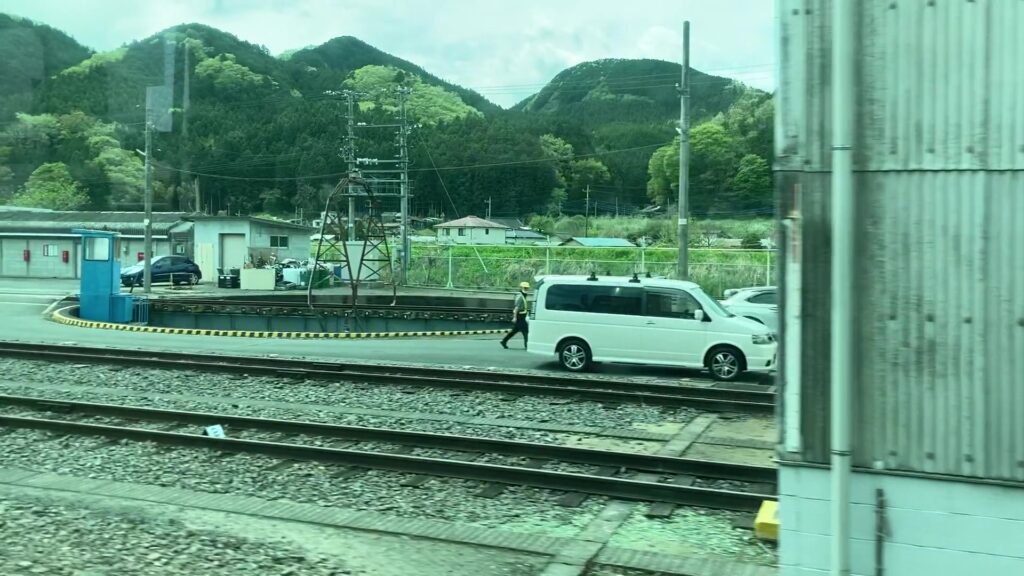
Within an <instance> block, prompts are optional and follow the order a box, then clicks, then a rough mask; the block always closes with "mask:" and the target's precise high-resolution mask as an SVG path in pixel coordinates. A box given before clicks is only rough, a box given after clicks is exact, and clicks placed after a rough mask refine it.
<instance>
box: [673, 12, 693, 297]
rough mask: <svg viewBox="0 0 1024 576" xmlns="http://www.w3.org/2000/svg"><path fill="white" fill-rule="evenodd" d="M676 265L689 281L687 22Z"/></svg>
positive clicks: (686, 25)
mask: <svg viewBox="0 0 1024 576" xmlns="http://www.w3.org/2000/svg"><path fill="white" fill-rule="evenodd" d="M678 88H679V96H680V99H679V202H678V203H679V230H678V236H679V264H678V266H679V267H678V269H677V271H676V276H678V277H679V279H680V280H689V279H690V255H689V254H688V253H687V250H689V247H690V230H689V226H688V222H687V215H688V213H689V206H688V204H689V185H690V174H689V172H690V21H689V20H687V21H685V22H683V77H682V78H681V84H680V85H679V87H678Z"/></svg>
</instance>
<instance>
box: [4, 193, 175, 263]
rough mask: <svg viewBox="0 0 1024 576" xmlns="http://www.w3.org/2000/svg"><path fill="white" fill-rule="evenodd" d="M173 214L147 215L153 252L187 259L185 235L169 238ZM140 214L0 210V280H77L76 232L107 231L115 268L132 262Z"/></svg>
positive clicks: (139, 244)
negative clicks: (116, 237) (116, 238)
mask: <svg viewBox="0 0 1024 576" xmlns="http://www.w3.org/2000/svg"><path fill="white" fill-rule="evenodd" d="M182 216H183V214H179V213H176V212H154V213H153V253H154V254H156V255H161V254H170V253H172V251H173V252H174V253H177V254H190V253H191V247H190V245H189V243H190V240H189V237H190V232H188V233H186V234H185V235H183V236H180V237H178V236H175V235H174V234H172V233H171V228H172V226H174V225H175V224H176V223H178V222H180V221H181V217H182ZM142 218H143V213H142V212H54V211H48V210H22V209H13V210H12V209H5V210H0V276H15V277H27V278H78V274H79V273H78V262H79V252H78V251H79V246H80V245H81V237H80V236H79V235H78V234H75V233H73V232H72V230H74V229H76V228H91V229H95V230H110V231H112V232H119V233H120V234H121V244H120V253H119V254H118V256H119V258H120V262H121V266H122V267H124V266H130V265H132V264H135V263H136V262H138V260H139V258H138V255H139V254H140V253H142V252H143V245H144V241H143V240H144V238H143V236H144V234H145V231H144V230H143V225H142Z"/></svg>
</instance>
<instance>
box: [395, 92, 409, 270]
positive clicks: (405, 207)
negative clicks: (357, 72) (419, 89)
mask: <svg viewBox="0 0 1024 576" xmlns="http://www.w3.org/2000/svg"><path fill="white" fill-rule="evenodd" d="M409 91H410V90H409V88H406V87H405V86H402V87H400V88H399V89H398V101H399V105H400V106H401V113H402V125H401V126H400V127H399V129H398V130H399V131H398V145H399V148H400V151H399V165H400V166H401V170H402V173H401V186H402V189H401V194H402V203H401V233H402V284H405V283H406V281H407V278H408V277H409V147H408V142H407V136H408V133H409V126H408V124H406V116H405V100H406V98H408V96H409Z"/></svg>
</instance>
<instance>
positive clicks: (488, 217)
mask: <svg viewBox="0 0 1024 576" xmlns="http://www.w3.org/2000/svg"><path fill="white" fill-rule="evenodd" d="M487 219H488V220H490V219H491V197H490V196H488V197H487Z"/></svg>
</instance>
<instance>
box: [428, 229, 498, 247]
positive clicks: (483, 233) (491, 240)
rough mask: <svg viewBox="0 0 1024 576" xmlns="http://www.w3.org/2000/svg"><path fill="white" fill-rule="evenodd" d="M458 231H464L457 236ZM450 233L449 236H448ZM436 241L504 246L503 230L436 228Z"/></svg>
mask: <svg viewBox="0 0 1024 576" xmlns="http://www.w3.org/2000/svg"><path fill="white" fill-rule="evenodd" d="M459 230H465V232H464V235H463V236H459ZM449 232H450V235H449ZM437 239H438V241H440V242H444V243H447V242H452V243H454V244H477V245H480V244H501V245H504V244H505V229H504V228H438V229H437Z"/></svg>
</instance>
